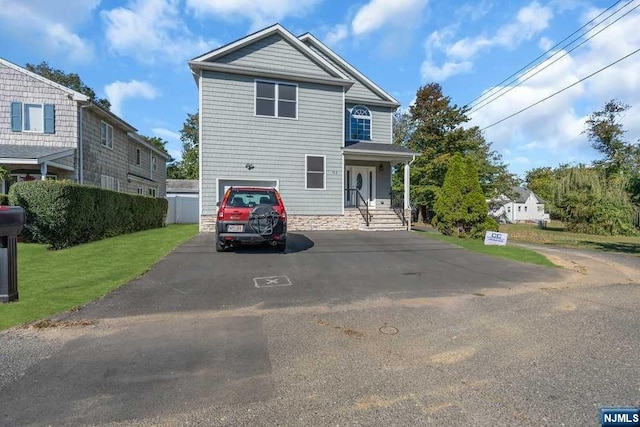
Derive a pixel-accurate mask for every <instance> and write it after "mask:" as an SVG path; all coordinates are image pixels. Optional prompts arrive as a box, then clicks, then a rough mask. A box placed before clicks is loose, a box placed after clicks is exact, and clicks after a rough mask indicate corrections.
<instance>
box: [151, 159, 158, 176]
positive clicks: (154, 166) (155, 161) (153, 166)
mask: <svg viewBox="0 0 640 427" xmlns="http://www.w3.org/2000/svg"><path fill="white" fill-rule="evenodd" d="M156 170H158V158H157V157H156V156H151V171H152V172H155V171H156Z"/></svg>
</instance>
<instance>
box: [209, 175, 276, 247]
mask: <svg viewBox="0 0 640 427" xmlns="http://www.w3.org/2000/svg"><path fill="white" fill-rule="evenodd" d="M218 206H219V207H218V216H217V222H216V251H218V252H222V251H225V250H226V249H228V248H231V247H236V246H238V245H242V244H256V243H265V242H266V243H268V244H270V245H271V246H275V247H276V249H278V250H279V251H281V252H282V251H284V250H285V249H286V247H287V212H286V211H285V209H284V204H283V203H282V199H281V198H280V194H279V193H278V191H277V190H276V189H275V188H253V187H231V188H229V189H228V190H227V191H226V193H225V194H224V197H223V198H222V202H220V203H219V205H218Z"/></svg>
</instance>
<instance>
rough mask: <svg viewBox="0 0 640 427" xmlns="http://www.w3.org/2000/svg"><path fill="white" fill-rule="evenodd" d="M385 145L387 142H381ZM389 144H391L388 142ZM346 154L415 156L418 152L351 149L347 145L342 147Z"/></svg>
mask: <svg viewBox="0 0 640 427" xmlns="http://www.w3.org/2000/svg"><path fill="white" fill-rule="evenodd" d="M380 145H385V144H380ZM386 145H389V144H386ZM342 151H343V152H344V153H345V154H372V155H376V156H381V157H407V158H409V157H413V156H416V155H417V153H394V152H388V151H372V150H349V147H345V148H343V149H342Z"/></svg>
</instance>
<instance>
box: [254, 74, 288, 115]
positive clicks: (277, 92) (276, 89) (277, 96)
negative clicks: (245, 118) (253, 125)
mask: <svg viewBox="0 0 640 427" xmlns="http://www.w3.org/2000/svg"><path fill="white" fill-rule="evenodd" d="M258 83H268V84H273V85H274V96H275V98H274V99H273V102H274V106H273V108H274V109H273V113H274V115H273V116H269V115H266V114H258ZM280 85H284V86H294V87H295V88H296V116H295V117H286V116H279V115H278V103H279V102H280ZM261 99H270V98H261ZM285 101H286V102H290V101H288V100H285ZM298 104H299V96H298V84H297V83H289V82H283V81H276V80H264V79H254V80H253V115H254V117H267V118H272V119H289V120H298Z"/></svg>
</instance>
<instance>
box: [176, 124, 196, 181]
mask: <svg viewBox="0 0 640 427" xmlns="http://www.w3.org/2000/svg"><path fill="white" fill-rule="evenodd" d="M199 128H200V119H199V114H198V113H194V114H187V118H186V120H185V121H184V124H183V125H182V129H181V130H180V141H182V161H181V162H180V163H181V165H180V167H181V169H182V176H183V179H199V177H200V172H199V164H198V163H199V160H198V159H199V149H200V145H199V140H198V134H199Z"/></svg>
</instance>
